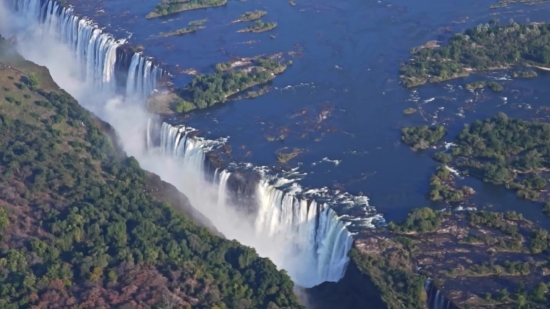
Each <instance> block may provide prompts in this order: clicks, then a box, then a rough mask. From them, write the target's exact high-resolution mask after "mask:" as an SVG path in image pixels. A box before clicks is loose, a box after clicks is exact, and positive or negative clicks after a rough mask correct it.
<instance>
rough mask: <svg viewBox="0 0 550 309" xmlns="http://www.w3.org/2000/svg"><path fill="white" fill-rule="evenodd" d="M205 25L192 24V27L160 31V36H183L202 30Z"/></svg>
mask: <svg viewBox="0 0 550 309" xmlns="http://www.w3.org/2000/svg"><path fill="white" fill-rule="evenodd" d="M204 28H205V27H204V26H190V27H185V28H182V29H178V30H176V31H172V32H161V33H159V35H158V36H159V37H162V38H166V37H170V36H181V35H186V34H189V33H195V32H197V31H199V30H202V29H204Z"/></svg>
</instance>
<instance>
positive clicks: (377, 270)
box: [333, 241, 428, 309]
mask: <svg viewBox="0 0 550 309" xmlns="http://www.w3.org/2000/svg"><path fill="white" fill-rule="evenodd" d="M388 245H389V246H391V247H392V250H388V252H384V253H383V254H381V255H368V254H364V253H362V252H361V251H360V250H357V249H355V248H354V249H352V250H351V251H350V257H351V259H352V260H353V261H354V262H355V264H356V265H357V267H358V268H359V270H360V271H361V272H363V273H365V274H367V275H368V276H369V278H370V280H372V282H373V283H374V285H375V287H376V288H378V290H379V292H380V297H381V298H382V300H383V301H384V302H385V304H386V306H385V307H376V308H401V309H424V308H426V303H427V301H428V298H427V296H426V292H425V291H424V283H425V282H426V277H425V276H423V275H419V274H418V273H417V272H415V271H412V269H411V268H410V267H409V263H410V253H409V252H408V251H407V250H403V249H397V250H394V249H395V248H396V247H397V248H399V246H398V245H397V246H396V245H395V243H393V242H391V241H390V242H389V244H388ZM333 308H338V306H337V307H333ZM352 308H353V307H352ZM356 308H358V307H356ZM365 308H367V307H365Z"/></svg>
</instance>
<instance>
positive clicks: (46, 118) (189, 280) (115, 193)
mask: <svg viewBox="0 0 550 309" xmlns="http://www.w3.org/2000/svg"><path fill="white" fill-rule="evenodd" d="M105 125H106V124H104V123H101V122H100V121H99V120H98V119H96V118H95V117H94V116H93V115H91V114H90V113H88V112H87V111H85V110H84V109H83V108H81V107H80V106H79V105H78V103H77V102H76V101H75V100H74V99H72V98H71V97H70V96H69V95H68V94H67V93H65V92H64V91H62V90H60V89H59V88H58V87H57V86H56V85H55V83H53V81H52V80H51V77H50V76H49V73H48V71H47V69H46V68H43V67H39V66H36V65H34V64H32V63H30V62H26V61H24V60H23V59H21V58H20V56H18V55H16V54H14V53H13V51H12V49H11V47H10V46H9V44H8V43H7V41H5V40H3V39H1V38H0V132H1V134H0V308H3V309H14V308H54V307H55V308H204V309H214V308H217V309H221V308H243V309H244V308H269V309H276V308H303V307H302V306H301V305H299V303H298V301H297V299H296V297H295V295H294V294H293V291H292V289H293V283H292V282H291V281H290V279H289V277H288V276H287V275H286V274H285V273H284V272H283V271H277V269H276V268H275V265H274V264H273V263H272V262H271V261H269V260H268V259H263V258H260V257H258V255H257V254H256V253H255V251H254V250H253V249H250V248H247V247H244V246H241V245H240V244H239V243H237V242H235V241H228V240H225V239H223V238H221V237H218V236H215V235H213V234H212V233H211V232H210V231H208V230H207V229H206V228H203V227H199V226H198V225H197V224H196V223H195V222H193V221H192V219H190V218H189V216H187V215H185V214H184V213H183V211H182V210H185V209H178V210H176V209H175V208H174V207H181V206H182V205H184V204H185V203H186V202H185V200H184V201H183V202H181V203H180V205H171V204H169V202H170V203H178V202H180V199H179V197H178V196H177V193H175V192H174V189H173V187H171V186H169V185H168V184H166V183H163V182H162V181H160V179H159V178H158V176H155V175H152V174H150V173H147V172H145V171H144V170H142V169H141V168H140V166H139V164H138V162H137V161H136V160H135V159H134V158H132V157H130V158H127V157H125V156H124V155H123V154H121V153H119V152H117V150H116V149H115V147H114V146H113V143H112V141H111V140H110V139H109V138H108V136H107V135H106V134H105V132H104V131H103V130H102V127H105ZM174 194H176V195H174ZM184 206H185V205H184ZM186 212H187V213H190V212H192V210H190V209H187V210H186Z"/></svg>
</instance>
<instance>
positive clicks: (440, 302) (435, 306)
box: [424, 278, 456, 309]
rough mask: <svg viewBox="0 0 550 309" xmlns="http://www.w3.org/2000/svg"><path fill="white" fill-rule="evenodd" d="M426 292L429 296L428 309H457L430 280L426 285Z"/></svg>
mask: <svg viewBox="0 0 550 309" xmlns="http://www.w3.org/2000/svg"><path fill="white" fill-rule="evenodd" d="M424 290H425V291H426V293H427V294H428V309H456V306H455V305H453V303H451V302H450V301H449V300H447V299H446V298H445V296H444V295H443V293H442V292H441V291H440V290H438V289H437V288H436V287H435V286H434V285H433V282H432V280H431V279H430V278H428V279H427V280H426V282H425V283H424Z"/></svg>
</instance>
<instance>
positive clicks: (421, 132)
mask: <svg viewBox="0 0 550 309" xmlns="http://www.w3.org/2000/svg"><path fill="white" fill-rule="evenodd" d="M445 133H446V130H445V127H443V126H437V127H428V126H420V127H409V128H403V129H401V140H402V141H403V143H405V144H407V145H409V146H411V147H412V148H413V149H414V150H420V149H426V148H428V147H430V146H431V145H433V144H435V143H437V142H438V141H439V140H440V139H442V138H443V136H445Z"/></svg>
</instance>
